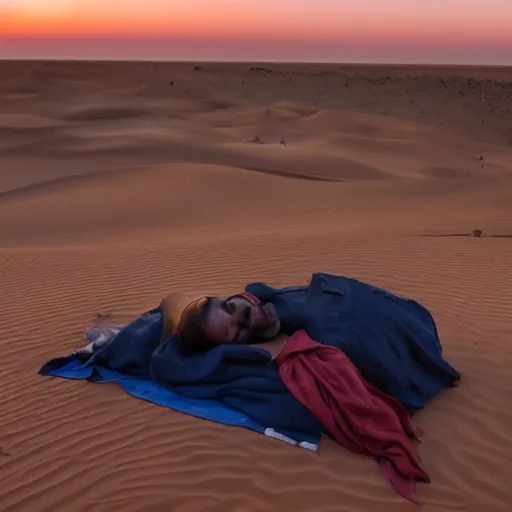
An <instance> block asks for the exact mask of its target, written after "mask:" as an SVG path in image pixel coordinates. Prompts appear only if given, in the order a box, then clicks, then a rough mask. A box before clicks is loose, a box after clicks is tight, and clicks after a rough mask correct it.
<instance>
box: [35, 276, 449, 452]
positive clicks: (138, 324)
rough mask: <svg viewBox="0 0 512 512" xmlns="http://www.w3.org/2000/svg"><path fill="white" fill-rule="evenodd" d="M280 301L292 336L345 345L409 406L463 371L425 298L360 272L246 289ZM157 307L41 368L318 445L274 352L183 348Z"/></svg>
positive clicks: (373, 378) (316, 430)
mask: <svg viewBox="0 0 512 512" xmlns="http://www.w3.org/2000/svg"><path fill="white" fill-rule="evenodd" d="M247 290H248V291H251V292H252V293H254V294H255V295H257V296H258V297H260V299H262V300H265V301H268V302H272V303H273V304H274V305H275V306H276V310H277V312H278V315H279V318H280V319H281V322H282V328H283V330H284V331H285V332H288V333H289V334H291V333H293V332H294V331H296V330H298V329H305V330H306V331H307V332H308V334H309V335H310V337H311V338H313V339H315V340H317V341H319V342H320V343H324V344H327V345H331V346H335V347H338V348H340V349H342V350H343V351H344V352H345V353H346V354H347V355H348V356H349V358H350V359H351V360H352V361H353V362H354V364H355V365H356V366H357V367H358V368H359V370H360V371H361V372H362V374H363V376H364V377H365V378H366V379H367V380H369V381H370V382H371V383H372V384H374V385H376V386H377V387H378V388H380V389H381V390H383V391H384V392H386V393H388V394H389V395H391V396H393V397H395V398H396V399H397V400H399V401H400V402H401V403H402V404H403V405H404V406H406V407H408V408H410V409H414V408H421V407H423V406H424V405H425V403H426V402H427V401H428V400H430V399H431V398H432V397H433V396H435V395H436V394H437V393H438V392H439V391H440V390H441V389H442V388H443V387H445V386H449V385H451V384H452V383H453V382H454V381H455V380H457V379H458V378H459V374H458V372H457V371H456V370H454V369H453V368H452V367H451V366H450V365H449V364H448V363H447V362H446V361H445V360H444V359H443V357H442V348H441V344H440V342H439V337H438V333H437V329H436V326H435V323H434V320H433V318H432V316H431V315H430V313H429V312H428V311H427V310H426V309H425V308H424V307H423V306H421V305H420V304H419V303H417V302H415V301H412V300H410V299H405V298H401V297H398V296H396V295H393V294H392V293H389V292H387V291H385V290H382V289H380V288H376V287H374V286H371V285H368V284H365V283H362V282H360V281H357V280H355V279H349V278H345V277H341V276H333V275H329V274H323V273H316V274H313V276H312V279H311V282H310V284H309V285H308V286H302V287H301V286H299V287H287V288H272V287H270V286H267V285H265V284H263V283H253V284H251V285H249V286H248V287H247ZM162 328H163V318H162V311H161V310H160V309H159V308H156V309H153V310H151V311H148V312H147V313H144V314H143V315H142V316H140V317H139V318H138V319H136V320H135V321H133V322H132V323H130V324H128V325H127V326H125V327H123V328H122V329H121V330H120V331H119V332H118V333H117V334H115V335H114V336H112V337H111V338H110V339H108V341H107V342H106V343H98V344H97V345H94V343H93V346H92V351H91V357H89V358H88V360H87V361H86V362H85V363H82V362H81V361H80V357H79V353H75V354H73V355H71V356H68V357H65V358H59V359H54V360H51V361H49V362H48V363H46V364H45V365H44V366H43V368H42V369H41V370H40V372H41V373H42V374H44V375H54V376H60V377H67V378H79V379H89V380H92V381H94V382H107V381H117V382H118V383H119V384H120V385H121V386H122V387H123V388H124V389H125V390H126V391H127V392H128V393H130V394H132V395H134V396H137V397H139V398H143V399H146V400H149V401H152V402H154V403H157V404H160V405H164V406H167V407H170V408H173V409H176V410H178V411H181V412H184V413H187V414H192V415H195V416H198V417H201V418H205V419H210V420H213V421H218V422H221V423H225V424H230V425H239V426H244V427H247V428H250V429H252V430H255V431H258V432H263V433H266V434H267V435H271V436H274V437H281V438H283V439H284V440H287V441H288V442H292V443H294V444H298V445H301V446H304V447H306V448H310V449H316V448H317V446H318V441H319V437H320V434H321V432H322V426H321V425H320V423H319V422H318V421H317V420H316V418H314V417H313V416H312V414H311V413H310V412H309V411H308V410H307V409H306V408H305V407H304V406H303V405H302V404H301V403H300V402H298V401H297V400H296V399H295V398H294V397H293V395H292V394H291V393H290V392H289V390H288V389H287V388H286V386H285V385H284V384H283V382H282V381H281V379H280V377H279V373H278V369H277V367H276V366H275V364H274V362H273V360H272V357H271V355H270V353H268V352H267V351H265V350H261V349H257V348H254V347H251V346H246V345H220V346H217V347H215V348H214V349H212V350H210V351H208V352H207V353H204V354H199V355H193V356H190V355H184V354H182V353H181V352H180V350H179V348H178V346H177V344H176V343H174V341H175V339H174V337H170V338H169V339H165V340H162V339H161V338H162V336H161V334H162Z"/></svg>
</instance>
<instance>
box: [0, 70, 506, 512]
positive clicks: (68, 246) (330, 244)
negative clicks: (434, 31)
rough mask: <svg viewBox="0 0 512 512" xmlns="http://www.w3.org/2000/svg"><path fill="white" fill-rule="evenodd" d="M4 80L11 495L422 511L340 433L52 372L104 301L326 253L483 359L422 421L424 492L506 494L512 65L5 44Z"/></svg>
mask: <svg viewBox="0 0 512 512" xmlns="http://www.w3.org/2000/svg"><path fill="white" fill-rule="evenodd" d="M0 76H2V81H1V83H0V275H1V285H2V286H1V294H0V305H1V307H0V324H1V325H2V327H3V336H2V341H1V342H0V343H1V347H2V362H1V363H0V379H1V382H2V386H1V390H0V403H1V404H2V419H1V421H0V446H1V448H0V454H1V455H2V457H0V474H1V478H2V485H1V487H0V510H1V511H2V512H8V511H16V512H22V511H25V510H27V511H33V510H40V511H43V510H48V511H52V512H53V511H60V510H62V511H64V510H65V511H66V512H68V511H70V512H73V511H82V510H87V511H88V512H89V511H92V512H96V511H98V512H100V511H109V512H110V511H119V510H122V511H123V512H125V511H127V512H130V511H141V512H142V511H144V512H147V511H150V512H157V511H173V512H189V511H190V512H199V511H201V512H202V511H205V512H206V511H207V512H210V511H218V512H230V511H251V512H259V511H262V512H267V511H288V510H293V511H298V512H300V511H304V512H306V511H307V512H309V511H315V512H334V511H336V512H354V511H360V510H364V511H375V512H377V511H378V512H400V511H404V512H405V511H407V510H411V511H412V510H416V507H415V506H414V505H411V504H410V503H408V502H406V501H405V500H402V499H401V498H400V497H399V496H397V495H396V494H395V493H394V492H393V490H392V489H391V488H390V486H389V485H388V483H387V482H386V481H385V479H383V478H382V476H381V475H380V474H379V472H378V469H377V468H376V467H375V465H374V464H373V463H372V462H371V461H368V460H365V459H363V458H360V457H357V456H355V455H352V454H350V453H348V452H347V451H345V450H343V449H342V448H341V447H338V446H336V445H335V444H334V443H333V442H331V441H329V440H327V439H326V440H324V441H323V442H322V447H321V452H320V454H314V453H307V451H306V450H298V449H296V448H294V447H290V446H288V445H286V444H285V443H280V442H277V441H272V440H269V439H267V438H264V436H259V435H257V434H254V433H252V432H248V431H245V430H243V429H235V428H227V427H224V426H221V425H217V424H212V423H208V422H205V421H202V420H198V419H195V418H192V417H189V416H184V415H181V414H179V413H175V412H173V411H169V410H167V409H165V408H160V407H157V406H154V405H151V404H149V403H145V402H142V401H139V400H135V399H133V398H131V397H129V396H127V395H126V394H123V392H122V391H121V390H120V389H119V388H118V387H117V386H115V385H104V386H100V385H93V384H84V382H72V381H62V380H52V379H43V378H41V377H40V376H38V375H37V373H36V372H37V369H38V368H39V367H40V366H41V364H42V363H43V362H44V361H45V360H46V359H48V358H50V357H55V356H58V355H62V354H64V353H66V352H70V351H72V350H73V349H74V348H76V347H77V346H79V345H80V344H81V343H83V339H84V334H83V331H84V328H85V327H86V326H87V325H88V324H89V323H90V322H92V321H94V320H95V319H96V318H97V317H98V315H100V316H101V315H116V316H119V315H122V316H123V317H125V318H129V317H132V316H136V315H137V314H139V313H140V312H142V311H144V310H146V309H149V308H151V307H154V306H155V305H157V304H158V302H159V301H160V299H161V298H162V297H163V296H164V295H165V294H167V293H169V292H170V291H173V290H180V291H183V292H186V293H190V294H197V293H201V292H202V291H204V290H207V291H209V292H212V293H221V294H222V293H231V292H233V291H236V290H239V289H240V288H241V287H242V286H243V285H244V284H245V283H246V282H250V281H254V280H263V281H267V282H269V283H271V284H274V285H287V284H296V283H304V282H305V281H306V280H307V279H308V278H309V276H310V274H311V272H313V271H318V270H322V271H326V272H333V273H339V274H345V275H350V276H353V277H358V278H361V279H363V280H366V281H369V282H372V283H374V284H377V285H379V286H384V287H387V288H389V289H391V290H392V291H395V292H396V293H400V294H404V295H406V296H411V297H414V298H417V299H418V300H420V301H421V302H423V303H424V304H425V305H426V306H427V307H429V309H430V310H431V311H432V312H433V313H434V315H435V317H436V319H437V321H438V325H439V329H440V333H441V337H442V340H443V344H444V347H445V353H446V357H447V359H448V360H449V361H450V362H451V363H453V364H454V366H455V367H456V368H457V369H459V370H460V371H461V372H462V374H463V382H462V385H461V386H460V387H459V388H457V389H452V390H446V392H443V393H442V394H441V395H440V396H439V397H437V398H436V399H435V400H434V401H433V402H432V403H431V404H429V406H428V407H427V409H426V410H424V411H422V412H420V413H418V414H416V415H415V417H414V422H415V424H416V425H417V426H418V427H420V428H421V429H422V430H424V431H425V432H426V437H425V439H424V444H423V445H422V446H421V447H420V450H421V456H422V459H423V461H424V464H425V467H426V470H427V471H428V473H429V475H430V476H431V478H432V484H431V485H429V486H418V491H419V495H420V496H421V498H422V501H423V502H425V506H424V507H423V510H425V511H426V512H434V511H435V512H440V511H445V510H448V509H450V510H462V511H471V512H481V511H482V510H489V511H493V512H494V511H497V512H499V511H508V510H510V503H512V491H511V490H510V486H509V482H508V478H506V476H505V475H506V469H507V467H508V461H509V460H510V458H511V457H512V407H511V402H510V400H511V399H510V390H511V389H512V373H511V372H510V366H511V365H512V345H511V340H512V287H511V285H510V283H511V282H512V265H510V262H511V261H512V241H511V238H510V235H512V201H510V197H512V123H511V122H510V120H511V119H512V117H511V116H512V71H511V70H510V69H507V68H463V67H461V68H442V67H437V68H434V67H430V68H429V67H412V66H402V67H398V66H394V67H386V66H340V65H336V66H335V65H332V66H326V65H324V66H320V65H319V66H312V65H310V66H308V65H285V64H283V65H276V64H271V65H270V64H269V65H263V64H262V65H254V64H229V65H228V64H215V63H210V64H207V63H190V64H186V63H180V64H166V63H101V62H99V63H93V62H83V63H73V62H0ZM476 233H478V234H476ZM460 235H468V236H460ZM107 318H108V316H107ZM507 474H508V473H507Z"/></svg>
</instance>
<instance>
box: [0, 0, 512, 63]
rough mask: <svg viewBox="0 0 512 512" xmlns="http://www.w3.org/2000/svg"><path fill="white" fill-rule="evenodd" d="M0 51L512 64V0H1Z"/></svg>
mask: <svg viewBox="0 0 512 512" xmlns="http://www.w3.org/2000/svg"><path fill="white" fill-rule="evenodd" d="M0 58H78V59H157V60H160V59H164V60H237V61H244V60H253V61H254V60H255V61H258V60H260V61H283V60H285V61H326V62H329V61H335V62H398V63H402V62H403V63H409V62H410V63H415V62H418V63H429V62H431V63H455V64H508V65H512V0H387V1H386V0H350V1H349V0H259V1H249V0H0Z"/></svg>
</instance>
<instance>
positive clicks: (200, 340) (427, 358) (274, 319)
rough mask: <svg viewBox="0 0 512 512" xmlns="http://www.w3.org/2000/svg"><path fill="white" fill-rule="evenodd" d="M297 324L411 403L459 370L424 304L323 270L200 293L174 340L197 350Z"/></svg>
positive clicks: (269, 335) (254, 339) (248, 340)
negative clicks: (283, 283)
mask: <svg viewBox="0 0 512 512" xmlns="http://www.w3.org/2000/svg"><path fill="white" fill-rule="evenodd" d="M299 330H305V331H306V332H307V334H308V335H309V336H310V337H311V338H312V339H313V340H315V341H317V342H319V343H321V344H324V345H329V346H333V347H336V348H339V349H340V350H342V351H343V352H344V353H345V354H346V355H347V356H348V357H349V358H350V360H351V361H352V362H353V363H354V365H355V366H356V367H357V368H358V369H359V371H360V372H361V373H362V374H363V376H364V377H365V379H366V380H368V381H369V382H370V383H372V384H373V385H375V386H376V387H377V388H378V389H380V390H381V391H383V392H385V393H387V394H388V395H390V396H392V397H394V398H396V399H397V400H398V401H399V402H401V403H402V404H403V405H404V406H405V407H407V408H409V409H416V408H421V407H423V406H424V405H425V403H426V402H427V401H428V400H429V399H431V398H433V397H434V396H435V395H436V394H437V393H438V392H439V391H440V390H441V389H442V388H443V387H445V386H449V385H452V384H453V383H454V382H455V381H457V380H458V378H459V374H458V372H457V371H456V370H454V369H453V368H452V367H451V366H450V365H449V364H448V363H447V362H446V361H445V360H444V359H443V356H442V347H441V343H440V341H439V336H438V333H437V329H436V325H435V322H434V319H433V318H432V315H431V314H430V313H429V312H428V311H427V310H426V309H425V308H424V307H423V306H422V305H420V304H419V303H418V302H416V301H413V300H410V299H406V298H402V297H398V296H396V295H394V294H392V293H390V292H387V291H385V290H383V289H380V288H376V287H374V286H372V285H369V284H365V283H362V282H361V281H358V280H355V279H350V278H346V277H341V276H334V275H329V274H324V273H317V274H313V276H312V279H311V282H310V284H309V285H307V286H296V287H287V288H279V289H276V288H272V287H270V286H267V285H265V284H263V283H253V284H250V285H248V286H247V287H246V290H245V292H243V293H240V294H237V295H233V296H230V297H227V298H220V297H204V298H200V299H197V300H195V301H193V302H192V303H190V304H189V305H188V306H187V307H186V308H185V309H184V311H183V314H182V316H181V319H180V321H179V323H178V326H177V329H176V334H177V342H176V343H177V344H178V345H179V347H180V350H181V351H182V352H183V353H185V354H194V353H198V352H204V351H206V350H209V349H212V348H213V347H215V346H217V345H223V344H257V343H261V342H265V341H269V340H272V339H275V338H276V336H278V335H281V336H282V335H286V336H291V335H292V334H293V333H295V332H297V331H299Z"/></svg>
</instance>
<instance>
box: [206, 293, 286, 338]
mask: <svg viewBox="0 0 512 512" xmlns="http://www.w3.org/2000/svg"><path fill="white" fill-rule="evenodd" d="M279 328H280V323H279V319H278V318H277V316H276V310H275V308H274V306H273V305H272V304H263V303H261V302H259V301H257V299H256V298H255V297H253V296H251V295H244V294H242V295H233V296H231V297H228V298H220V297H215V298H214V299H212V302H211V305H210V308H209V312H208V316H207V319H206V323H205V325H204V329H205V331H206V333H207V335H208V338H209V339H210V340H212V341H213V342H216V343H218V344H225V343H229V344H233V343H239V344H245V343H257V342H263V341H268V340H271V339H273V338H274V337H275V336H277V334H278V332H279Z"/></svg>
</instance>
